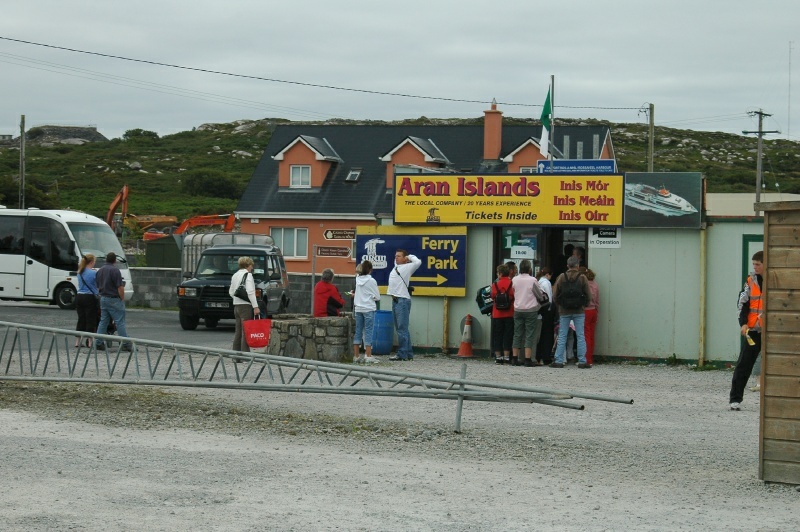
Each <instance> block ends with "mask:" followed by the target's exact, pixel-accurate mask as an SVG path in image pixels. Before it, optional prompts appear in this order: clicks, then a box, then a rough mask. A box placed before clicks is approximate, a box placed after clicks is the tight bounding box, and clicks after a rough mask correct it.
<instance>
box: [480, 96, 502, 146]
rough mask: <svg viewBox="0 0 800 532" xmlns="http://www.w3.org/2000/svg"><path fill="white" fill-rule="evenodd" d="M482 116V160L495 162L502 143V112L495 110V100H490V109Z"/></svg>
mask: <svg viewBox="0 0 800 532" xmlns="http://www.w3.org/2000/svg"><path fill="white" fill-rule="evenodd" d="M483 115H484V117H483V159H484V160H492V161H496V160H498V159H500V148H501V146H502V141H503V112H502V111H498V110H497V100H495V99H494V98H493V99H492V108H491V109H489V110H487V111H484V112H483Z"/></svg>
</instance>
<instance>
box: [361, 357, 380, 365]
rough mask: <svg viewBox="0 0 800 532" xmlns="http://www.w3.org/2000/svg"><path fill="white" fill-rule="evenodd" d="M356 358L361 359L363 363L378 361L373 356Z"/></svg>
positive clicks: (375, 362)
mask: <svg viewBox="0 0 800 532" xmlns="http://www.w3.org/2000/svg"><path fill="white" fill-rule="evenodd" d="M358 360H360V361H362V362H363V363H364V364H377V363H378V362H380V361H379V360H378V359H377V358H375V357H361V358H359V359H358Z"/></svg>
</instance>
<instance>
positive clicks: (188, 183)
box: [183, 168, 242, 199]
mask: <svg viewBox="0 0 800 532" xmlns="http://www.w3.org/2000/svg"><path fill="white" fill-rule="evenodd" d="M183 191H184V192H186V193H187V194H190V195H192V196H208V197H212V198H228V199H239V197H240V196H241V194H242V188H241V185H240V184H239V183H238V182H237V181H236V179H234V178H233V177H231V176H230V175H228V174H226V173H225V172H222V171H220V170H212V169H209V168H205V169H201V170H192V171H190V172H186V174H184V177H183Z"/></svg>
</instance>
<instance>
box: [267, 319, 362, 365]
mask: <svg viewBox="0 0 800 532" xmlns="http://www.w3.org/2000/svg"><path fill="white" fill-rule="evenodd" d="M354 327H355V323H354V321H353V319H352V318H351V317H350V316H343V317H337V318H312V317H310V316H309V315H307V314H283V315H281V316H280V317H278V318H275V319H273V320H272V332H271V333H270V337H269V346H267V350H266V352H267V353H268V354H270V355H281V356H286V357H292V358H302V359H305V360H322V361H325V362H352V361H353V347H352V335H353V329H354Z"/></svg>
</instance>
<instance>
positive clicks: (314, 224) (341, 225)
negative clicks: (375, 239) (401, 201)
mask: <svg viewBox="0 0 800 532" xmlns="http://www.w3.org/2000/svg"><path fill="white" fill-rule="evenodd" d="M241 223H242V226H241V231H242V233H255V234H265V235H268V234H270V229H271V228H272V227H298V228H306V229H308V257H306V258H304V259H293V258H289V257H287V258H285V260H286V269H287V270H288V271H289V272H291V273H311V255H312V253H313V249H314V245H315V244H316V245H318V246H328V247H346V248H352V241H351V240H326V239H325V231H326V230H328V229H352V230H355V228H356V226H359V225H362V226H363V225H366V226H376V225H377V223H376V222H375V221H374V220H308V219H305V220H301V219H282V220H271V219H263V218H262V219H259V220H258V223H253V222H252V220H251V219H250V218H247V219H243V220H242V221H241ZM355 267H356V260H355V258H354V257H317V261H316V270H317V271H316V273H318V274H319V273H322V270H324V269H325V268H333V270H334V271H335V272H337V273H347V274H352V273H354V271H355Z"/></svg>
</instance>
